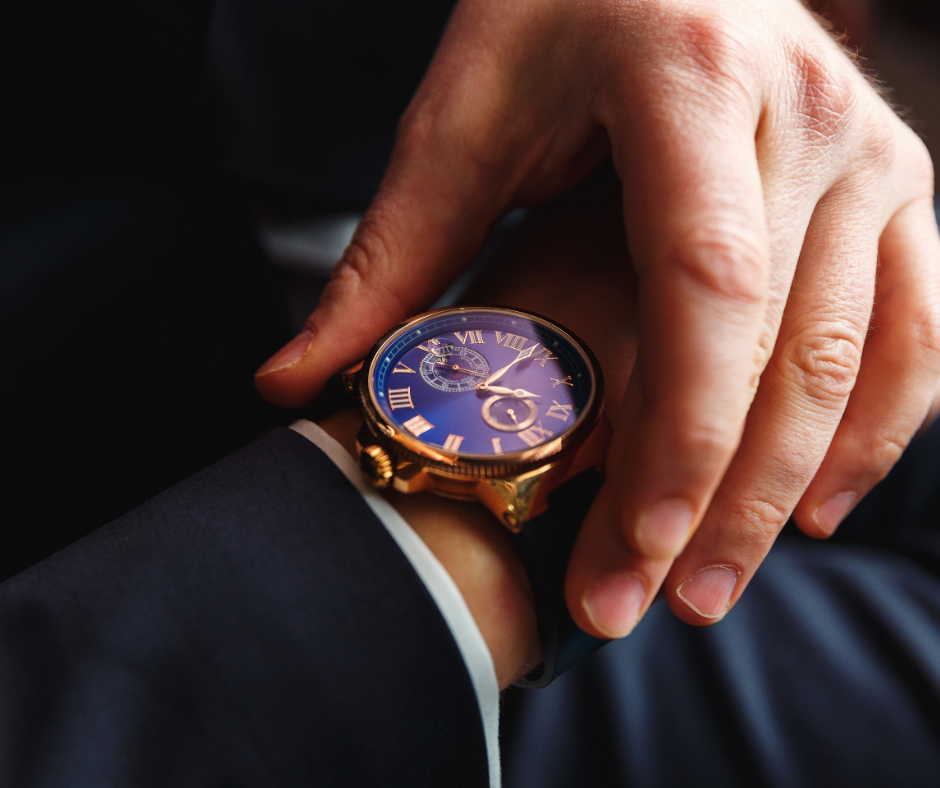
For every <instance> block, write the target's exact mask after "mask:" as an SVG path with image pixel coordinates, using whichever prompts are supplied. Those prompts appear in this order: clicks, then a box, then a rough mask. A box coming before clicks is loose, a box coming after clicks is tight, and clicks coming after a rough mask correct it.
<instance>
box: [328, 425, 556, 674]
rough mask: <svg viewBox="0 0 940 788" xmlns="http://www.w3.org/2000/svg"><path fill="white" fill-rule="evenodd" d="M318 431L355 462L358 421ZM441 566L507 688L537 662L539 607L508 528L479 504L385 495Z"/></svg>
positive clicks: (538, 657) (427, 497) (430, 497)
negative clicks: (457, 592) (468, 612)
mask: <svg viewBox="0 0 940 788" xmlns="http://www.w3.org/2000/svg"><path fill="white" fill-rule="evenodd" d="M319 425H320V427H321V428H322V429H323V430H324V431H325V432H326V433H327V434H329V435H330V436H331V437H333V438H334V439H335V440H336V441H338V442H339V443H340V444H341V445H342V446H343V448H345V449H346V451H348V452H349V453H350V454H351V455H352V456H353V457H357V456H358V455H357V452H356V433H357V431H358V430H359V427H360V426H361V425H362V418H361V416H360V415H359V414H358V413H357V412H356V411H355V410H353V409H346V410H342V411H339V412H337V413H334V414H332V415H331V416H329V417H328V418H326V419H323V420H322V421H320V422H319ZM384 494H385V496H386V498H387V499H388V500H389V502H390V503H391V504H392V506H394V507H395V509H396V510H397V511H398V513H399V514H400V515H401V516H402V517H403V518H404V519H405V521H406V522H407V523H408V524H409V525H410V526H411V527H412V529H414V531H415V532H416V533H417V534H418V536H419V537H420V538H421V539H422V540H423V541H424V543H425V544H426V545H427V546H428V548H429V549H430V550H431V552H432V553H434V555H435V556H436V557H437V559H438V560H439V561H440V562H441V564H443V566H444V568H445V569H446V570H447V572H448V574H449V575H450V576H451V578H452V579H453V581H454V583H455V584H456V585H457V587H458V588H459V589H460V592H461V594H462V595H463V598H464V600H465V601H466V603H467V607H468V608H469V609H470V613H471V615H472V616H473V618H474V621H475V622H476V624H477V627H479V629H480V633H481V634H482V635H483V639H484V640H485V641H486V644H487V647H488V648H489V650H490V654H491V655H492V658H493V664H494V667H495V669H496V678H497V681H498V682H499V686H500V689H503V688H505V687H507V686H509V684H511V683H512V682H513V681H515V680H516V679H517V678H519V677H520V676H521V675H523V674H524V673H525V672H526V671H527V670H529V669H531V668H532V667H534V666H535V665H537V664H538V663H539V661H540V648H539V638H538V630H537V625H536V618H535V606H534V603H533V598H532V591H531V588H530V586H529V581H528V578H527V576H526V574H525V570H524V569H523V568H522V564H521V562H520V561H519V558H518V556H517V555H516V553H515V551H514V550H513V548H512V545H511V544H510V542H509V537H508V534H507V533H506V531H505V529H504V528H503V527H502V526H501V525H500V524H499V523H498V522H497V521H496V518H495V517H494V516H493V515H492V514H491V513H490V512H488V511H487V510H486V509H484V508H483V506H481V505H480V504H478V503H470V502H464V501H454V500H449V499H445V498H441V497H439V496H435V495H430V494H426V493H418V494H413V495H402V494H400V493H396V492H394V491H388V492H386V493H384Z"/></svg>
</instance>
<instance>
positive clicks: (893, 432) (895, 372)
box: [794, 196, 940, 537]
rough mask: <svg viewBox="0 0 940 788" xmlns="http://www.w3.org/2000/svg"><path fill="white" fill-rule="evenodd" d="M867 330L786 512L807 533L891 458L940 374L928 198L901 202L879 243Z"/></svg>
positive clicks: (915, 425) (825, 524)
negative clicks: (807, 473) (845, 395)
mask: <svg viewBox="0 0 940 788" xmlns="http://www.w3.org/2000/svg"><path fill="white" fill-rule="evenodd" d="M880 258H881V270H880V274H879V277H878V288H877V295H876V299H875V305H876V306H875V314H874V317H873V319H872V330H871V333H870V335H869V338H868V341H867V343H866V346H865V353H864V356H863V363H862V369H861V373H860V375H859V379H858V384H857V385H856V387H855V390H854V391H853V393H852V397H851V399H850V401H849V404H848V407H847V408H846V411H845V415H844V417H843V419H842V422H841V423H840V425H839V428H838V431H837V432H836V434H835V437H834V438H833V441H832V444H831V445H830V447H829V450H828V452H827V454H826V457H825V460H824V462H823V464H822V466H821V467H820V469H819V471H818V472H817V473H816V477H815V479H814V480H813V482H812V483H811V484H810V486H809V488H808V489H807V490H806V492H805V494H804V495H803V497H802V499H801V501H800V503H799V505H798V506H797V508H796V511H795V512H794V517H795V519H796V521H797V523H798V524H799V526H800V528H801V529H802V530H803V531H805V532H806V533H807V534H809V535H810V536H816V537H826V536H829V535H831V534H832V533H833V532H834V531H835V530H836V528H837V527H838V525H839V523H840V522H841V521H842V519H843V518H844V517H845V516H846V515H847V514H848V513H849V511H850V510H851V509H852V507H853V506H854V505H855V504H856V503H857V502H858V501H859V500H861V498H862V497H864V496H865V494H866V493H867V492H868V491H869V490H870V489H871V488H872V487H874V485H875V484H877V482H878V481H880V480H881V479H882V478H883V477H884V476H885V475H886V474H887V473H888V471H889V470H890V469H891V467H892V466H893V465H894V463H895V462H896V461H897V460H898V459H899V457H900V455H901V452H902V451H903V450H904V449H905V447H906V446H907V444H908V442H909V441H910V440H911V438H912V437H913V436H914V434H915V433H916V432H917V430H918V429H919V428H920V427H921V425H922V424H923V422H924V419H925V416H927V415H928V411H929V410H930V409H931V407H932V405H933V401H934V399H935V397H936V394H937V387H938V380H940V238H938V235H937V228H936V220H935V218H934V214H933V204H932V200H931V199H930V198H929V197H928V196H925V197H923V198H920V199H917V200H915V201H914V202H911V203H908V204H907V205H906V206H904V207H903V208H902V209H901V210H900V211H898V213H897V214H896V215H895V216H894V217H893V218H892V219H891V221H890V222H889V223H888V225H887V227H886V228H885V231H884V233H883V234H882V237H881V242H880Z"/></svg>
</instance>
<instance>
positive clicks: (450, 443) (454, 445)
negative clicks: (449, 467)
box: [444, 433, 463, 451]
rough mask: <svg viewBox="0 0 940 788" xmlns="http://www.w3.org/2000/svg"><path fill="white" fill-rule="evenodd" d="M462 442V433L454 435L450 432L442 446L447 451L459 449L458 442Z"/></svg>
mask: <svg viewBox="0 0 940 788" xmlns="http://www.w3.org/2000/svg"><path fill="white" fill-rule="evenodd" d="M461 443H463V435H454V434H453V433H451V434H450V435H448V436H447V440H446V441H444V448H445V449H447V451H460V444H461Z"/></svg>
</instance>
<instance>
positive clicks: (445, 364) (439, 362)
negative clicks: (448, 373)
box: [434, 361, 477, 375]
mask: <svg viewBox="0 0 940 788" xmlns="http://www.w3.org/2000/svg"><path fill="white" fill-rule="evenodd" d="M434 363H435V364H441V365H442V366H445V367H450V368H451V369H452V370H454V372H466V373H467V374H468V375H476V374H477V373H476V372H474V371H473V370H472V369H464V368H463V367H459V366H457V365H456V364H448V363H447V362H446V361H435V362H434Z"/></svg>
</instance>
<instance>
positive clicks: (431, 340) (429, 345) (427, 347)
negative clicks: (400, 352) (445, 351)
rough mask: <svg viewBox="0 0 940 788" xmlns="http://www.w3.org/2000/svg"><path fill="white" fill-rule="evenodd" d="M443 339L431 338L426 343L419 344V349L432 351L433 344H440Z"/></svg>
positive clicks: (427, 351) (426, 351)
mask: <svg viewBox="0 0 940 788" xmlns="http://www.w3.org/2000/svg"><path fill="white" fill-rule="evenodd" d="M439 344H441V340H439V339H429V340H428V343H427V344H426V345H418V350H423V351H424V352H425V353H430V352H431V345H439Z"/></svg>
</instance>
